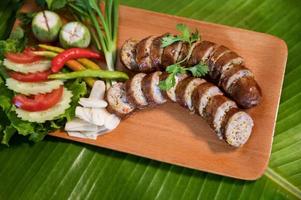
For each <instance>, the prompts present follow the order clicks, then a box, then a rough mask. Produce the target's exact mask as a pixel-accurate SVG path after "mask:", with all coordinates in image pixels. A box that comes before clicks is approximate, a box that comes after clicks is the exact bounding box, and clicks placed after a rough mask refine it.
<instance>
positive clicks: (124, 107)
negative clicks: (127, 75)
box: [106, 83, 135, 118]
mask: <svg viewBox="0 0 301 200" xmlns="http://www.w3.org/2000/svg"><path fill="white" fill-rule="evenodd" d="M106 100H107V102H108V107H107V109H108V111H109V112H110V113H114V114H116V115H117V116H119V117H121V118H122V117H125V116H126V115H128V114H130V113H131V112H133V111H134V110H135V106H134V105H132V104H131V103H130V102H129V101H128V99H127V95H126V92H125V84H124V83H116V84H115V85H113V86H112V87H111V88H110V89H109V90H108V91H107V95H106Z"/></svg>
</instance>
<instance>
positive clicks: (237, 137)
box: [106, 71, 253, 147]
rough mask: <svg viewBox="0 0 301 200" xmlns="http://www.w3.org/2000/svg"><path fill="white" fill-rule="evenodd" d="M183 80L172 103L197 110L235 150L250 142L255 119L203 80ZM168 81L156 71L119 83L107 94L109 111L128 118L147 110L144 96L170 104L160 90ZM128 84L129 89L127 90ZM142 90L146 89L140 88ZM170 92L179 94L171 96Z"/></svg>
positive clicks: (150, 99) (148, 102)
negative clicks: (160, 82) (144, 108)
mask: <svg viewBox="0 0 301 200" xmlns="http://www.w3.org/2000/svg"><path fill="white" fill-rule="evenodd" d="M183 77H184V76H183ZM183 77H181V78H180V76H179V79H178V85H177V87H176V89H174V88H173V89H172V90H173V92H170V91H167V92H166V94H167V96H168V97H169V96H171V97H172V98H171V100H172V101H175V96H176V97H177V98H176V100H177V102H178V103H179V104H181V105H182V106H185V107H187V108H189V109H190V110H193V109H195V110H196V111H197V113H199V114H200V115H201V116H202V117H203V118H204V119H206V121H207V122H208V124H209V125H210V127H211V128H212V129H213V130H214V131H215V133H216V134H217V136H218V138H219V139H224V140H225V141H226V142H227V143H228V144H230V145H231V146H234V147H239V146H241V145H243V144H244V143H246V142H247V140H248V138H249V136H250V135H251V132H252V127H253V120H252V118H251V117H250V116H249V115H248V114H247V113H246V112H243V111H241V110H239V109H238V108H237V106H236V103H235V102H234V101H232V100H230V99H229V98H227V97H225V96H224V95H223V94H222V92H221V91H220V90H219V89H218V88H217V87H216V86H214V85H213V84H212V83H209V82H206V81H205V80H204V79H200V78H192V77H188V78H187V77H186V78H183ZM164 78H166V75H164V74H162V72H160V71H156V72H153V73H151V74H148V75H145V74H143V73H140V74H137V75H135V76H134V77H133V78H132V79H131V80H129V81H128V82H127V83H126V84H123V83H117V84H115V85H114V86H112V87H111V88H110V89H109V90H108V92H107V97H106V99H107V101H108V104H109V106H108V110H109V111H110V112H113V113H115V114H117V115H118V116H121V117H125V116H127V115H129V114H130V113H132V112H133V111H134V110H135V108H136V107H138V108H143V107H145V106H144V105H146V103H145V101H143V100H142V99H143V98H141V97H145V99H144V100H146V101H147V105H158V104H162V103H164V102H166V98H165V96H164V94H165V92H164V91H160V88H159V86H158V84H159V80H160V79H164ZM133 79H134V80H133ZM141 82H142V83H141ZM125 85H126V88H127V90H125ZM140 85H141V86H140ZM140 87H141V88H142V90H140V89H139V88H140ZM174 90H175V91H174ZM141 92H142V93H141ZM125 93H128V94H125ZM168 93H171V94H172V93H175V94H174V95H168ZM138 99H139V100H138ZM131 101H133V103H134V105H133V104H132V103H131ZM137 102H140V103H137ZM141 102H144V105H143V106H141Z"/></svg>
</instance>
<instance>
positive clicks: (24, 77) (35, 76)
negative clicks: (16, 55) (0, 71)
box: [8, 70, 51, 82]
mask: <svg viewBox="0 0 301 200" xmlns="http://www.w3.org/2000/svg"><path fill="white" fill-rule="evenodd" d="M50 74H51V70H47V71H44V72H37V73H29V74H23V73H19V72H14V71H9V72H8V75H9V76H10V77H11V78H13V79H16V80H18V81H22V82H41V81H46V80H47V79H48V76H49V75H50Z"/></svg>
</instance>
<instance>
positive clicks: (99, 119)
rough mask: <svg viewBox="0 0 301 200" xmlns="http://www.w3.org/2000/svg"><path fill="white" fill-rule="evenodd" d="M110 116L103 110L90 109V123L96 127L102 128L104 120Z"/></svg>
mask: <svg viewBox="0 0 301 200" xmlns="http://www.w3.org/2000/svg"><path fill="white" fill-rule="evenodd" d="M110 115H111V114H110V113H109V112H108V111H107V110H106V109H103V108H93V109H92V123H93V124H96V125H98V126H103V125H104V124H105V121H106V119H107V118H108V117H109V116H110Z"/></svg>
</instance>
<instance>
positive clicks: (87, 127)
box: [65, 118, 100, 132]
mask: <svg viewBox="0 0 301 200" xmlns="http://www.w3.org/2000/svg"><path fill="white" fill-rule="evenodd" d="M65 130H66V131H93V132H95V131H96V132H97V131H99V130H100V129H99V127H98V126H96V125H93V124H90V123H89V122H86V121H84V120H82V119H78V118H74V119H73V120H72V121H69V122H67V123H66V125H65Z"/></svg>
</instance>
